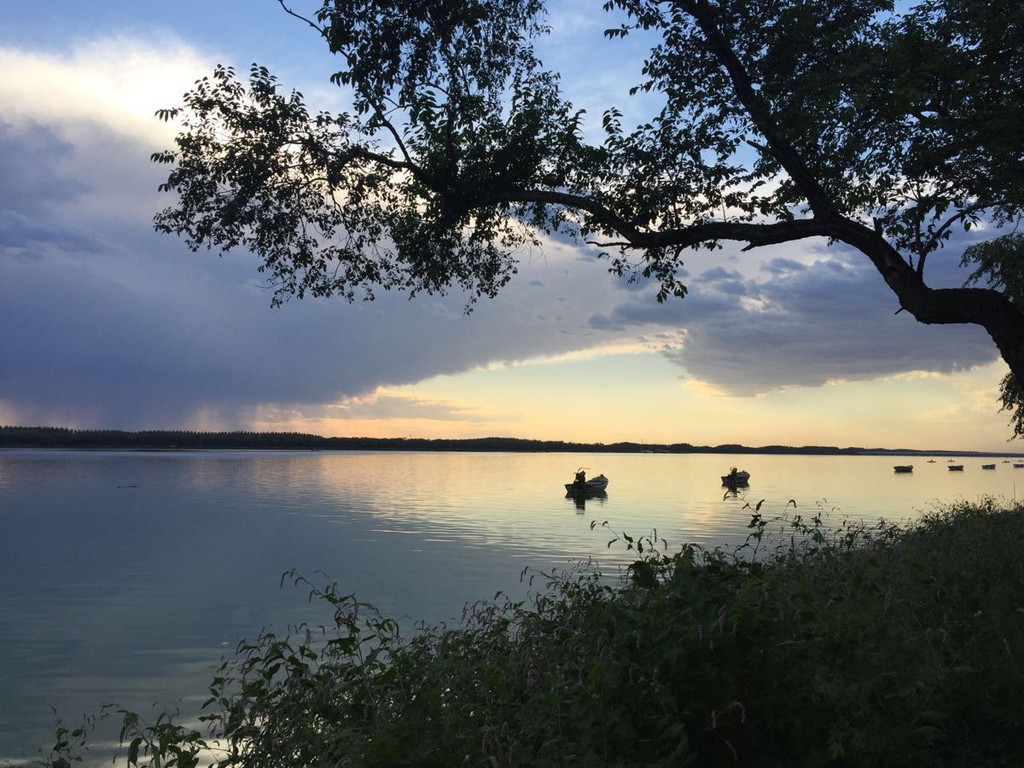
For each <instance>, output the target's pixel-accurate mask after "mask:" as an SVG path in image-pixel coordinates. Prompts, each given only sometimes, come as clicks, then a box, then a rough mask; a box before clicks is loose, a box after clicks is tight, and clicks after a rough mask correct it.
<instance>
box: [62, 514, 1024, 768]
mask: <svg viewBox="0 0 1024 768" xmlns="http://www.w3.org/2000/svg"><path fill="white" fill-rule="evenodd" d="M758 506H760V505H758ZM751 514H752V518H751V522H750V536H749V537H748V540H747V542H746V543H745V544H744V545H742V546H740V547H738V548H736V549H733V550H729V551H724V550H722V549H714V550H708V549H704V548H702V547H700V546H697V545H692V544H691V545H686V546H683V547H682V548H681V549H680V550H679V551H678V552H676V553H675V554H668V553H667V551H666V550H667V549H668V547H667V545H666V544H665V543H664V542H661V541H659V540H658V539H657V538H656V537H655V536H653V535H652V536H649V537H639V538H632V537H629V536H627V535H625V534H619V535H617V536H616V535H615V534H613V533H611V532H610V533H609V536H610V537H612V536H614V539H613V541H612V542H610V543H609V546H612V545H613V544H615V543H616V542H617V544H616V545H617V546H625V547H627V549H628V550H629V551H631V552H632V553H634V554H635V561H634V562H633V563H632V565H631V566H630V567H629V568H628V569H627V570H626V571H625V572H624V573H623V574H621V575H620V576H619V578H618V579H617V580H615V579H610V578H606V577H604V576H602V575H601V574H599V573H596V572H595V571H594V570H593V569H592V568H590V567H587V566H585V565H581V566H579V567H578V568H577V569H575V570H570V571H567V572H564V573H557V574H547V575H546V579H547V580H546V584H547V588H546V589H545V588H544V587H543V586H542V587H538V590H537V592H536V593H535V594H534V595H533V597H532V598H531V599H530V600H527V601H525V602H510V601H505V602H501V600H500V599H499V600H497V601H496V602H493V603H481V604H477V605H474V606H468V607H467V610H466V612H465V614H464V618H463V620H462V622H461V624H460V625H459V626H454V627H452V626H439V627H419V628H418V629H417V631H416V632H415V634H414V635H413V636H412V637H410V638H404V637H402V636H401V634H400V632H399V629H398V627H397V625H396V624H395V623H394V622H392V621H390V620H389V619H387V618H385V617H383V616H381V615H379V614H378V613H376V612H375V611H374V610H373V609H372V608H371V607H370V606H367V605H365V604H363V603H360V602H358V601H357V600H356V598H355V597H354V596H351V595H345V594H343V593H341V592H339V591H338V589H337V588H336V587H335V586H331V585H327V586H323V585H318V584H314V583H311V582H309V581H306V580H305V579H303V578H302V577H301V576H298V575H296V574H285V577H284V578H283V579H282V581H283V582H284V581H288V580H290V581H292V582H294V584H295V585H296V586H298V587H299V588H300V590H302V591H303V592H305V591H307V590H308V591H309V593H310V599H312V600H315V601H320V602H322V604H323V608H324V610H325V619H326V626H325V627H320V628H318V629H315V630H312V629H309V628H292V629H290V630H289V631H288V633H287V634H286V635H275V634H272V633H270V632H269V631H264V632H263V633H262V634H261V635H260V636H259V637H258V638H256V639H254V640H251V641H249V642H243V643H242V644H240V645H239V647H238V649H237V650H236V652H235V654H234V655H233V656H232V657H230V658H228V659H227V660H226V661H224V662H223V664H222V666H221V668H220V669H219V670H218V671H217V672H216V673H215V676H214V678H213V681H212V683H211V686H210V692H209V698H208V700H207V702H206V705H205V707H204V715H203V717H202V718H201V719H200V720H199V721H197V720H196V719H195V718H194V716H192V717H191V718H186V717H179V716H177V715H173V714H171V713H167V712H165V713H163V714H161V715H160V716H159V717H157V718H155V719H149V720H144V719H142V718H140V717H139V716H138V715H136V714H134V713H130V712H124V711H120V712H118V711H114V712H111V713H110V714H109V716H110V717H111V718H112V719H113V720H114V721H115V722H116V721H121V725H122V727H121V731H120V743H121V748H122V757H126V758H127V763H128V765H131V766H135V765H144V766H151V767H153V768H155V767H156V766H169V765H177V766H179V767H184V766H189V767H190V766H199V765H202V766H207V765H212V766H219V768H229V767H231V768H234V767H235V766H241V767H244V768H250V767H251V768H256V767H257V766H259V768H275V767H276V766H281V768H285V766H288V767H289V768H290V767H291V766H296V765H302V766H329V765H350V766H367V767H368V766H395V765H410V766H441V765H444V766H448V765H452V766H454V765H466V766H495V767H499V768H501V767H505V766H508V767H511V766H566V765H595V766H597V765H602V766H613V765H614V766H676V765H695V766H738V765H742V766H778V765H808V766H810V765H820V766H825V765H833V766H862V765H886V766H920V765H928V766H964V765H986V766H1010V765H1014V766H1017V765H1020V764H1021V763H1022V760H1024V740H1022V739H1021V738H1020V734H1021V732H1022V729H1024V710H1022V709H1021V707H1020V701H1021V699H1022V698H1024V656H1022V649H1024V618H1022V616H1024V598H1022V597H1021V596H1022V595H1024V563H1022V561H1021V559H1020V557H1019V546H1020V542H1021V540H1022V539H1024V507H1022V506H1021V505H1017V504H1014V505H1013V506H1006V502H998V503H997V502H995V501H993V500H991V499H987V500H986V499H982V500H980V501H979V502H976V503H967V502H962V501H961V502H957V503H956V504H953V505H950V506H946V507H942V508H940V509H938V510H936V511H935V512H933V513H930V514H927V515H925V516H924V517H922V518H921V519H919V520H917V521H916V522H914V523H912V524H909V525H908V526H907V527H900V526H897V525H892V524H889V523H885V522H884V521H880V522H878V523H876V524H874V525H869V524H863V523H850V522H848V521H847V522H842V523H838V524H835V525H833V524H832V521H829V520H827V519H823V516H822V515H821V514H817V515H814V516H812V517H811V516H805V517H801V516H800V515H798V514H797V513H796V511H793V512H792V513H791V514H790V515H788V516H786V517H783V518H773V519H764V518H762V517H761V516H760V514H759V512H758V510H757V509H756V508H752V509H751ZM605 527H607V524H605ZM94 724H95V723H90V722H87V723H86V725H85V726H84V727H82V728H74V729H71V728H69V727H67V726H65V725H63V724H60V725H59V726H58V732H57V740H56V744H55V746H54V748H53V750H52V751H51V753H50V754H49V756H48V757H47V758H46V759H45V760H44V762H43V765H44V766H47V767H49V768H68V766H70V765H73V764H74V762H75V761H76V760H78V759H80V758H82V757H83V755H86V756H88V755H89V754H90V753H89V752H88V751H87V750H86V746H87V743H88V740H89V736H90V732H91V729H92V727H93V725H94ZM93 756H94V753H93Z"/></svg>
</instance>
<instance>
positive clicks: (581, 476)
mask: <svg viewBox="0 0 1024 768" xmlns="http://www.w3.org/2000/svg"><path fill="white" fill-rule="evenodd" d="M586 484H587V473H586V472H584V471H583V470H582V469H581V470H580V471H579V472H577V473H576V485H586Z"/></svg>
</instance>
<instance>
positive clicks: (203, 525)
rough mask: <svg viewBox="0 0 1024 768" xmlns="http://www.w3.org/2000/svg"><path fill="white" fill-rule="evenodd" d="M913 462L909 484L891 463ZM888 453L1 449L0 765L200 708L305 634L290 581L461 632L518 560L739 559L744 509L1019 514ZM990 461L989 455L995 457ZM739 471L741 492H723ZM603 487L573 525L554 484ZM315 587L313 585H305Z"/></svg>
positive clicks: (513, 572) (974, 477) (308, 609)
mask: <svg viewBox="0 0 1024 768" xmlns="http://www.w3.org/2000/svg"><path fill="white" fill-rule="evenodd" d="M904 461H912V462H913V463H914V465H915V466H914V472H913V474H911V475H896V474H894V473H893V471H892V465H893V464H894V463H897V462H900V463H902V462H904ZM958 461H959V462H960V463H962V464H964V466H965V469H964V471H963V472H949V471H947V469H946V462H945V460H944V459H940V460H938V461H937V463H934V464H928V463H926V461H925V460H924V459H920V458H914V459H893V458H891V457H820V456H742V457H729V456H714V455H686V456H677V455H665V454H641V455H615V454H612V455H606V454H600V455H589V454H459V453H456V454H450V453H410V454H396V453H331V452H302V453H292V452H247V451H222V452H212V451H209V452H207V451H177V452H118V451H98V452H79V451H27V450H26V451H22V450H14V451H11V450H8V451H0V524H2V526H3V533H2V535H0V586H2V589H3V601H2V603H0V644H2V648H0V651H2V653H0V699H2V700H0V761H2V760H3V759H4V758H7V759H11V760H25V759H29V758H32V757H34V756H36V754H37V749H38V748H39V747H41V746H48V745H49V744H50V743H51V741H50V737H51V734H52V729H53V717H52V714H51V712H50V709H49V707H50V706H51V705H53V706H55V707H56V708H57V709H58V710H59V711H60V713H61V714H62V715H63V716H64V717H65V719H66V720H67V721H68V723H69V724H77V722H78V718H79V717H80V716H81V715H82V714H83V713H85V712H91V711H94V710H95V709H96V707H97V706H98V704H100V703H101V702H103V701H110V700H116V701H118V702H120V703H121V704H123V705H126V706H130V707H133V708H143V709H145V708H148V707H149V706H150V705H151V704H152V703H154V702H160V703H161V705H163V706H175V705H176V704H180V706H181V707H182V709H184V710H188V711H191V710H193V709H194V708H195V707H196V706H197V702H201V701H202V699H203V698H205V697H204V695H203V694H204V693H205V690H206V688H205V686H206V683H207V682H208V680H209V678H210V670H211V668H212V666H213V665H214V664H215V663H216V662H217V661H218V659H219V658H220V657H221V656H222V655H223V654H226V653H229V652H230V651H231V650H232V649H233V648H234V646H235V644H236V643H237V641H238V640H239V639H241V638H242V637H244V636H250V637H251V636H253V635H254V634H255V633H256V632H258V631H259V629H260V628H261V627H264V626H272V627H274V628H277V629H282V630H283V629H284V628H285V627H286V626H287V625H288V624H289V623H296V622H299V621H310V622H312V623H319V622H321V621H323V620H325V619H327V618H328V616H327V614H326V613H325V612H323V611H322V610H320V609H318V608H317V607H316V606H310V605H309V604H308V603H307V601H306V593H305V592H304V591H303V590H301V589H296V588H293V587H290V586H285V587H283V588H282V587H281V586H280V578H281V574H282V573H283V572H284V571H286V570H288V569H291V568H295V569H298V570H299V571H300V572H301V573H303V574H305V575H307V576H309V577H311V578H312V579H314V580H317V581H318V582H319V583H323V582H324V581H325V579H326V578H328V577H329V579H330V580H333V581H337V582H339V584H340V585H341V586H342V588H343V589H344V590H346V591H350V592H354V593H355V594H356V595H357V596H358V597H360V598H361V599H363V600H365V601H368V602H372V603H374V604H376V605H377V606H378V607H379V608H380V609H381V610H382V611H383V612H384V613H385V614H387V615H389V616H391V617H394V618H399V619H400V620H401V624H402V626H403V628H405V629H407V630H408V631H411V630H413V629H414V626H415V624H416V622H417V621H419V620H426V621H429V622H431V623H434V622H437V621H441V620H445V619H449V618H453V617H457V616H458V615H459V614H460V613H461V610H462V607H463V606H464V605H465V604H466V603H467V602H472V601H476V600H480V599H490V598H493V597H494V594H495V592H497V591H498V590H503V591H505V592H506V593H509V594H512V595H513V596H517V597H518V596H521V595H523V594H525V592H526V590H527V586H526V585H524V584H523V583H522V582H521V579H520V576H521V573H522V571H523V569H524V568H525V567H527V566H530V567H533V568H535V569H539V570H546V569H551V568H557V567H561V566H565V565H567V564H569V563H570V562H573V561H578V560H583V559H586V558H588V557H593V558H594V559H595V560H597V561H598V563H599V564H600V565H602V566H603V567H604V568H605V569H607V570H614V569H615V568H616V567H617V566H619V565H621V564H622V563H624V562H627V561H628V560H629V558H628V557H627V553H625V552H624V551H623V550H622V548H621V547H619V546H617V545H616V546H613V547H611V548H609V547H608V546H607V543H608V540H609V538H610V534H609V531H608V530H606V529H603V528H598V529H597V530H593V529H592V528H591V522H592V521H596V522H597V523H601V522H603V521H607V522H608V524H609V526H610V528H611V530H613V531H616V532H621V531H625V532H627V533H630V534H644V533H648V532H650V531H651V530H652V529H656V530H657V532H658V535H659V537H664V538H666V539H667V540H668V542H669V544H670V545H672V548H675V545H678V544H680V543H682V542H686V541H695V542H700V543H704V544H708V545H717V544H724V543H741V542H742V541H743V538H744V536H745V534H746V523H747V521H748V520H749V510H747V509H744V504H745V503H746V502H750V503H756V502H757V501H759V500H761V499H764V500H765V501H764V504H763V506H762V512H766V513H767V514H781V513H782V512H783V511H784V510H785V509H786V506H787V502H788V501H789V500H790V499H793V500H794V501H795V502H796V503H797V506H798V511H800V512H803V513H814V512H817V511H818V510H819V509H821V510H825V511H831V512H832V515H833V516H834V517H835V518H842V517H850V518H863V519H868V520H871V521H874V520H876V519H877V518H879V517H885V518H887V519H891V520H906V519H910V518H913V517H916V516H917V515H918V514H920V513H921V512H922V511H926V510H927V509H929V508H932V507H934V506H935V502H936V501H938V500H941V501H953V500H956V499H967V500H972V501H973V500H976V499H977V498H978V497H979V496H982V495H992V496H996V497H1004V498H1006V499H1015V498H1016V495H1017V488H1016V486H1017V483H1018V481H1019V482H1020V483H1021V486H1022V493H1024V469H1019V470H1015V469H1014V468H1013V466H1012V465H1011V464H1004V463H1001V462H1000V463H998V464H997V468H996V470H995V471H983V470H982V469H981V464H982V460H980V459H974V458H969V459H963V460H958ZM986 461H993V460H992V459H988V460H986ZM733 464H735V465H737V466H739V467H740V468H742V469H746V470H748V471H749V472H750V473H751V482H750V486H749V488H748V489H745V490H744V491H743V492H742V493H741V494H740V495H739V496H726V497H725V498H723V496H725V493H724V489H723V488H722V487H721V485H720V482H719V479H718V478H719V475H721V474H724V473H725V472H726V471H727V470H728V468H729V467H730V466H731V465H733ZM581 465H582V466H584V467H587V468H588V469H589V473H590V474H591V475H596V474H598V473H599V472H603V473H604V474H606V475H607V476H608V477H609V478H610V480H611V483H610V485H609V488H608V494H607V498H603V499H592V500H588V501H587V502H586V505H585V508H583V509H580V508H578V507H577V505H576V504H574V502H573V500H572V499H567V498H565V494H564V490H563V489H562V483H564V482H567V481H569V480H571V479H572V473H573V472H574V471H575V469H576V468H577V466H581ZM318 572H322V573H324V574H326V577H319V576H317V574H318Z"/></svg>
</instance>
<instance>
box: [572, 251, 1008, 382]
mask: <svg viewBox="0 0 1024 768" xmlns="http://www.w3.org/2000/svg"><path fill="white" fill-rule="evenodd" d="M931 267H932V276H933V278H934V280H935V282H936V283H938V284H943V285H959V284H961V283H962V282H963V275H962V273H961V272H960V271H959V270H958V269H957V268H956V259H954V258H952V256H951V255H950V254H949V253H943V254H938V255H936V256H935V257H933V263H932V264H931ZM751 271H752V270H751ZM760 273H761V274H760V275H758V276H757V277H743V276H741V274H740V272H739V271H736V270H729V271H727V270H725V269H723V268H720V267H719V268H713V269H710V270H708V271H706V272H704V273H702V274H700V275H699V276H698V277H696V278H695V279H693V280H692V281H691V283H690V294H689V295H688V296H687V297H686V298H685V299H683V300H682V301H679V302H676V303H674V304H671V306H670V305H664V306H657V305H653V304H651V303H650V302H641V301H627V302H626V303H624V304H622V305H620V306H619V307H618V308H616V309H615V310H614V311H613V312H611V313H609V314H607V315H595V316H594V317H593V318H592V320H591V322H592V324H593V325H594V326H595V327H599V328H619V329H622V328H625V327H628V326H630V325H632V326H645V325H654V324H660V325H667V326H670V327H675V328H677V329H678V330H679V331H680V339H681V342H678V343H676V344H671V345H666V348H665V349H664V354H665V355H666V356H667V357H668V358H669V359H670V360H672V361H674V362H676V363H678V364H679V365H680V366H682V367H683V368H685V369H686V371H687V372H688V373H689V374H690V375H691V376H693V377H695V378H697V379H700V380H703V381H707V382H710V383H712V384H714V385H716V386H718V387H720V388H721V389H723V390H725V391H728V392H730V393H733V394H740V395H750V394H756V393H758V392H765V391H768V390H771V389H774V388H778V387H785V386H792V385H799V386H818V385H821V384H823V383H825V382H827V381H829V380H834V379H846V380H862V379H871V378H876V377H879V376H887V375H893V374H898V373H903V372H908V371H934V372H943V373H945V372H951V371H955V370H961V369H965V368H969V367H972V366H976V365H982V364H986V363H990V362H992V361H993V360H995V359H996V358H997V357H998V353H997V351H996V349H995V347H994V345H993V344H992V342H991V340H990V339H989V338H988V336H987V334H986V333H985V332H984V331H983V330H981V329H979V328H975V327H969V326H925V325H922V324H920V323H918V322H916V321H915V320H914V319H913V318H912V317H911V316H910V315H909V314H907V313H899V314H897V313H896V311H897V310H898V309H899V305H898V304H897V302H896V299H895V297H894V296H893V295H892V293H891V292H890V291H889V289H888V288H887V287H886V286H885V284H884V283H883V282H882V280H881V278H880V277H879V276H878V274H877V272H875V271H874V269H873V268H872V267H871V265H870V264H868V263H867V262H866V261H865V260H864V258H863V257H860V256H858V255H857V254H853V253H850V252H848V251H843V250H841V249H839V248H833V249H830V250H829V251H827V252H824V251H821V256H820V258H819V259H818V260H817V261H814V262H813V263H811V264H804V263H801V262H798V261H796V260H794V259H782V258H776V259H772V260H770V261H768V262H766V263H764V264H762V265H761V268H760Z"/></svg>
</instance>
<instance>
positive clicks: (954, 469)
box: [947, 464, 964, 472]
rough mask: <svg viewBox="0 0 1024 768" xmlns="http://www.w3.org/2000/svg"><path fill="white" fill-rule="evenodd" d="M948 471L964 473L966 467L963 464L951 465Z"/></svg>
mask: <svg viewBox="0 0 1024 768" xmlns="http://www.w3.org/2000/svg"><path fill="white" fill-rule="evenodd" d="M947 469H948V470H949V471H950V472H963V471H964V465H963V464H950V465H949V466H948V467H947Z"/></svg>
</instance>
